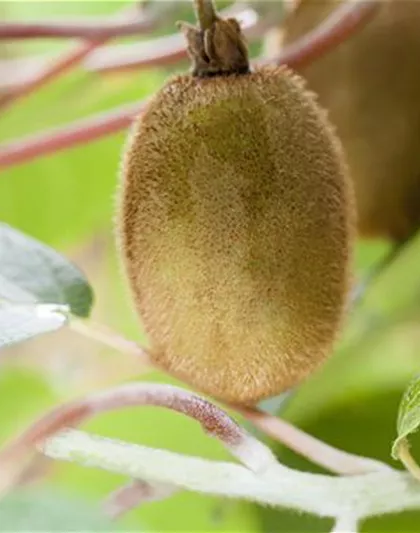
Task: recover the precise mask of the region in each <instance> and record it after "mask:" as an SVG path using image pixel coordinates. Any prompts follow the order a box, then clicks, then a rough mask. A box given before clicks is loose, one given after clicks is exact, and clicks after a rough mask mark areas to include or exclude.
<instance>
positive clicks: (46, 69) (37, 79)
mask: <svg viewBox="0 0 420 533" xmlns="http://www.w3.org/2000/svg"><path fill="white" fill-rule="evenodd" d="M137 12H138V8H137V7H136V8H133V6H129V7H128V8H125V9H123V10H122V11H121V12H119V13H118V14H117V17H116V18H117V19H121V21H120V22H118V20H117V21H113V22H112V24H113V25H114V26H115V25H118V24H120V25H121V24H124V23H125V24H127V22H124V19H126V18H131V17H132V16H133V14H134V13H136V14H137ZM0 35H1V26H0ZM110 37H111V35H97V36H96V37H91V39H89V40H87V41H82V42H81V43H77V44H76V45H75V46H74V47H72V48H71V49H70V51H66V52H64V53H63V54H62V55H61V56H60V57H59V58H58V59H56V60H54V61H52V62H51V63H50V62H49V61H47V62H45V63H43V64H42V65H41V67H40V68H39V70H38V71H37V72H35V74H34V75H33V76H32V78H30V79H29V80H26V82H25V83H23V84H21V85H20V86H18V87H16V88H14V90H12V91H10V92H8V93H6V94H4V95H2V96H0V108H1V109H2V110H4V108H5V107H7V106H10V105H11V104H12V103H14V102H15V101H16V100H17V99H20V98H21V97H23V96H28V95H29V94H31V93H33V92H34V91H36V90H38V89H39V88H40V87H42V86H43V85H45V84H46V83H48V82H49V81H51V80H53V79H55V78H58V77H59V76H61V75H62V74H64V73H65V72H67V71H68V70H70V69H71V68H72V67H74V66H76V65H77V64H79V63H80V62H81V61H82V60H83V59H84V58H85V57H87V56H88V55H89V54H90V53H91V52H92V51H93V50H95V49H96V48H98V47H100V46H101V45H103V44H104V43H106V42H107V41H108V39H109V38H110Z"/></svg>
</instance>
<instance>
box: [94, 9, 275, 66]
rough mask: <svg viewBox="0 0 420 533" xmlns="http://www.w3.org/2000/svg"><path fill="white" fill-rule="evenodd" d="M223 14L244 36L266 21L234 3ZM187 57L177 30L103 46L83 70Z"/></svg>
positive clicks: (256, 31)
mask: <svg viewBox="0 0 420 533" xmlns="http://www.w3.org/2000/svg"><path fill="white" fill-rule="evenodd" d="M221 16H223V17H235V18H236V19H238V20H239V21H240V23H241V27H242V29H243V31H244V34H245V35H246V37H247V38H248V39H255V38H257V37H261V35H262V33H263V31H265V30H266V28H267V27H268V26H269V25H270V21H260V20H259V19H258V14H257V13H256V11H255V10H253V9H250V8H244V7H242V6H241V5H240V4H237V5H234V6H232V7H230V8H228V9H226V10H224V11H223V12H221ZM187 57H188V54H187V48H186V44H185V39H184V37H183V35H180V34H179V33H178V32H177V33H174V34H171V35H165V36H163V37H158V38H155V39H150V40H148V41H144V42H140V43H127V44H113V45H108V46H105V47H103V48H101V49H99V50H97V51H95V52H93V53H92V54H89V56H88V57H87V58H86V60H85V61H84V66H85V68H86V69H87V70H90V71H93V72H108V71H109V72H114V71H121V70H123V71H126V70H131V69H136V70H139V69H144V68H149V67H158V66H170V65H173V64H174V63H177V62H179V61H182V60H184V59H186V58H187Z"/></svg>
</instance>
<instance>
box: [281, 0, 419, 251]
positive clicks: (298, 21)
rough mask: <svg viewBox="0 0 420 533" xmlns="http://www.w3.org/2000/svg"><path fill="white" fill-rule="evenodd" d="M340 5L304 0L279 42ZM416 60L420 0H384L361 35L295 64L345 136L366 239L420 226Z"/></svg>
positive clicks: (405, 233)
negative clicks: (303, 64) (300, 65)
mask: <svg viewBox="0 0 420 533" xmlns="http://www.w3.org/2000/svg"><path fill="white" fill-rule="evenodd" d="M337 4H338V3H337V2H336V1H332V0H324V1H322V2H315V1H313V0H302V2H301V3H300V5H299V7H298V8H297V10H296V12H295V14H294V15H291V16H290V18H289V19H288V21H287V25H286V28H285V34H284V44H287V43H289V42H293V41H294V40H295V39H297V38H298V37H300V36H302V35H303V34H305V33H306V32H307V31H309V30H311V29H313V28H314V27H315V26H316V25H317V24H319V23H320V22H321V21H322V20H323V19H324V18H325V17H326V16H327V15H328V14H330V13H331V11H332V10H333V9H334V8H336V7H337ZM419 65H420V2H418V1H413V2H407V1H404V0H384V1H383V2H382V4H381V6H380V9H379V11H378V14H377V15H376V16H375V17H374V18H373V19H372V20H371V21H370V22H369V23H368V24H367V25H366V26H365V27H364V28H363V29H362V30H361V31H360V32H359V33H358V34H356V35H355V36H353V37H352V38H351V39H349V40H348V41H347V42H345V43H343V44H341V45H340V46H338V47H337V48H336V49H335V50H334V51H332V52H330V53H328V54H326V55H325V56H324V57H322V58H321V59H318V60H316V61H314V62H313V63H312V64H311V65H308V66H307V67H304V68H302V69H301V70H300V74H302V75H303V76H304V77H305V78H306V79H307V81H308V85H309V88H310V89H312V90H314V91H315V92H316V93H317V94H318V95H319V100H320V103H321V104H322V105H323V106H324V107H325V108H326V109H328V110H329V112H330V114H329V118H330V119H331V121H332V122H333V123H334V124H335V125H336V127H337V132H338V134H339V137H340V138H341V140H342V142H343V145H344V149H345V151H346V156H347V160H348V163H349V165H350V171H351V176H352V178H353V180H354V185H355V191H356V202H357V209H358V221H359V232H360V235H361V236H363V237H384V238H389V239H392V240H394V241H397V242H402V241H405V240H407V239H408V238H409V237H411V235H412V234H413V233H415V232H416V230H417V229H418V228H419V227H420V97H419V95H420V68H419Z"/></svg>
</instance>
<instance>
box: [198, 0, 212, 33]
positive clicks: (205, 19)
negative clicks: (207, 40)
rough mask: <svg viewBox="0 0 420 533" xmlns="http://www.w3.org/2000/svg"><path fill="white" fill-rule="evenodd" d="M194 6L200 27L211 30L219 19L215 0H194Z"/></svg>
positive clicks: (203, 29)
mask: <svg viewBox="0 0 420 533" xmlns="http://www.w3.org/2000/svg"><path fill="white" fill-rule="evenodd" d="M194 7H195V13H196V17H197V20H198V23H199V26H200V29H201V30H202V31H205V30H209V29H210V28H211V27H212V25H213V23H214V21H215V20H216V19H217V15H216V10H215V7H214V3H213V0H194Z"/></svg>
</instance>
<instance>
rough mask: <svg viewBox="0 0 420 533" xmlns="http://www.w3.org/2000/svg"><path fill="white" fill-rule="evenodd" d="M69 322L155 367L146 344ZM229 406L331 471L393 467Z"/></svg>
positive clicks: (102, 328)
mask: <svg viewBox="0 0 420 533" xmlns="http://www.w3.org/2000/svg"><path fill="white" fill-rule="evenodd" d="M69 326H70V328H71V329H72V330H74V331H76V332H77V333H80V334H81V335H84V336H85V337H89V338H91V339H93V340H96V341H98V342H100V343H102V344H104V345H106V346H109V347H111V348H114V349H116V350H119V351H121V352H123V353H126V354H128V355H134V356H135V357H136V358H137V359H139V361H140V363H142V364H143V365H144V366H145V370H150V371H151V370H153V368H154V367H153V363H152V361H151V360H150V357H149V354H148V353H147V351H146V350H145V349H144V348H142V347H141V346H139V345H138V344H136V343H135V342H133V341H130V340H128V339H126V338H125V337H123V336H121V335H119V334H118V333H115V332H114V331H111V330H110V329H109V328H106V327H105V326H103V325H101V324H95V323H93V322H92V321H83V320H78V319H72V320H71V321H70V322H69ZM157 370H161V369H157ZM230 407H231V408H232V409H234V410H235V411H236V412H237V413H240V414H241V415H242V416H244V417H245V418H246V419H247V420H249V421H250V422H251V423H252V424H253V425H254V426H255V427H256V428H258V429H260V430H261V431H263V432H264V433H265V434H266V435H269V436H270V437H272V438H274V439H276V440H277V441H279V442H281V443H282V444H284V445H285V446H287V447H288V448H290V449H291V450H293V451H294V452H295V453H298V454H299V455H301V456H303V457H306V458H307V459H308V460H309V461H311V462H313V463H315V464H318V465H320V466H322V467H324V468H326V469H327V470H330V471H331V472H335V473H337V474H344V475H354V474H360V473H364V472H372V471H375V470H389V469H390V467H389V466H388V465H386V464H384V463H381V462H380V461H375V460H373V459H369V458H366V457H360V456H358V455H353V454H351V453H347V452H345V451H343V450H339V449H337V448H334V447H333V446H330V445H328V444H326V443H325V442H323V441H321V440H319V439H317V438H315V437H313V436H312V435H309V434H308V433H306V432H305V431H302V430H301V429H299V428H297V427H295V426H293V425H292V424H290V423H288V422H286V421H285V420H282V419H281V418H278V417H275V416H272V415H269V414H267V413H264V412H263V411H260V410H258V409H246V408H243V407H239V406H237V405H231V406H230Z"/></svg>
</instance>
